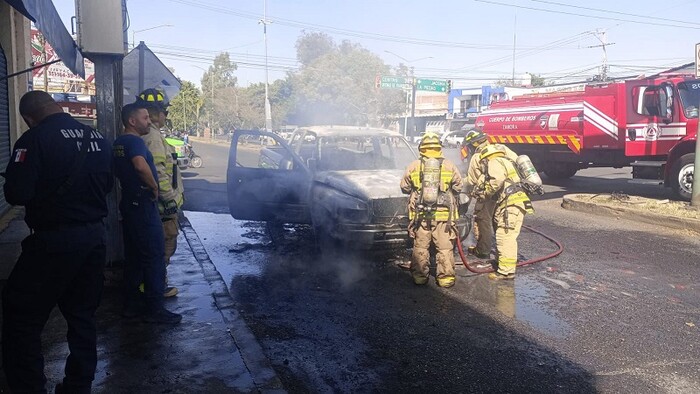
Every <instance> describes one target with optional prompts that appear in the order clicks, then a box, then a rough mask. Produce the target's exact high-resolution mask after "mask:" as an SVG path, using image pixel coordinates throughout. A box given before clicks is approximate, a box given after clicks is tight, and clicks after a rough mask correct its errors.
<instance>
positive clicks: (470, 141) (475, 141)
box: [462, 129, 488, 146]
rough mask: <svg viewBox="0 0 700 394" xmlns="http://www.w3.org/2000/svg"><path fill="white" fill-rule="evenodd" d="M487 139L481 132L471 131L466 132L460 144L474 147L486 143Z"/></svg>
mask: <svg viewBox="0 0 700 394" xmlns="http://www.w3.org/2000/svg"><path fill="white" fill-rule="evenodd" d="M487 139H488V136H487V135H486V133H484V132H483V131H480V130H476V129H471V130H469V131H467V134H466V135H465V136H464V140H462V144H463V145H474V146H476V145H479V144H481V143H482V142H484V141H486V140H487Z"/></svg>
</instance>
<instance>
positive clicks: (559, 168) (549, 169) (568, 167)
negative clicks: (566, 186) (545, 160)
mask: <svg viewBox="0 0 700 394" xmlns="http://www.w3.org/2000/svg"><path fill="white" fill-rule="evenodd" d="M543 172H544V173H545V175H547V178H549V179H552V180H557V179H569V178H571V177H572V176H574V175H576V172H578V167H577V166H576V165H575V164H573V163H557V162H554V163H549V164H548V165H546V166H545V167H544V171H543Z"/></svg>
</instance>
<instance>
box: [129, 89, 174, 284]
mask: <svg viewBox="0 0 700 394" xmlns="http://www.w3.org/2000/svg"><path fill="white" fill-rule="evenodd" d="M138 101H139V104H142V105H143V106H144V107H145V108H146V109H147V110H148V114H149V116H150V118H151V126H150V128H149V131H148V134H146V135H144V136H142V137H141V138H142V139H143V141H144V142H145V143H146V147H147V148H148V151H149V152H151V155H153V162H154V164H155V166H156V171H157V172H158V196H159V197H158V211H159V213H160V219H161V222H162V223H163V233H164V236H165V244H164V245H165V256H164V264H165V266H166V270H167V266H168V264H170V258H171V257H172V255H173V254H174V253H175V250H176V249H177V233H178V226H177V214H178V211H179V209H180V207H182V204H183V202H184V198H183V194H182V192H183V186H182V177H181V176H180V173H179V171H177V159H173V154H176V153H175V148H173V147H172V146H171V145H170V144H168V143H167V142H166V141H165V137H164V136H163V134H161V132H160V130H161V129H162V128H163V127H165V117H166V116H167V114H168V111H167V110H166V107H167V104H166V103H165V99H164V97H163V94H162V93H161V92H159V91H158V90H156V89H146V90H144V91H143V92H141V94H139V97H138ZM176 155H177V154H176ZM175 157H177V156H175ZM164 279H165V284H166V287H165V292H164V296H165V297H173V296H175V295H177V287H173V286H168V281H167V278H164Z"/></svg>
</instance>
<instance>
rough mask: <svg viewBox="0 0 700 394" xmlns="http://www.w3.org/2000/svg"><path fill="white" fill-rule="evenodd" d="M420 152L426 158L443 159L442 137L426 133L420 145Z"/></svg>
mask: <svg viewBox="0 0 700 394" xmlns="http://www.w3.org/2000/svg"><path fill="white" fill-rule="evenodd" d="M418 151H419V152H420V154H421V156H425V157H442V144H441V143H440V137H439V136H438V135H437V134H435V133H425V134H424V135H423V138H421V140H420V144H418Z"/></svg>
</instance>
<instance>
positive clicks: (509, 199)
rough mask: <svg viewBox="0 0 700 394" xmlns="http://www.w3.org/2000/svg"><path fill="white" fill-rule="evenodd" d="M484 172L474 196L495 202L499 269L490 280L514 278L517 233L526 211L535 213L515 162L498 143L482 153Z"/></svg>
mask: <svg viewBox="0 0 700 394" xmlns="http://www.w3.org/2000/svg"><path fill="white" fill-rule="evenodd" d="M479 159H480V161H479V163H478V166H479V167H480V168H481V174H480V175H479V180H478V183H477V185H476V186H475V187H474V189H473V190H472V195H473V196H474V197H476V198H479V199H481V200H483V201H494V202H495V211H494V216H493V223H494V225H495V226H496V249H497V251H498V268H497V270H496V272H492V273H490V274H489V279H493V280H502V279H514V278H515V267H516V264H517V262H518V235H519V234H520V228H521V226H522V224H523V219H524V217H525V214H528V213H533V212H534V211H533V209H532V202H530V198H529V197H528V196H527V194H526V192H525V189H524V188H523V187H522V184H521V180H520V176H519V175H518V170H517V167H516V164H515V161H513V160H511V159H510V158H509V157H508V155H507V153H506V151H505V150H503V149H502V147H501V146H498V145H490V146H487V147H486V148H484V149H483V150H482V152H481V153H480V154H479Z"/></svg>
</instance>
